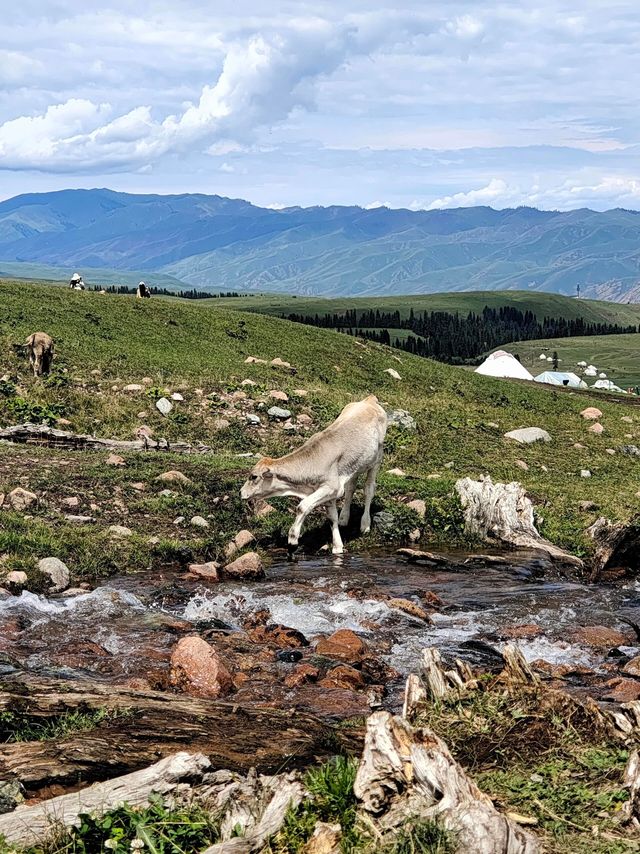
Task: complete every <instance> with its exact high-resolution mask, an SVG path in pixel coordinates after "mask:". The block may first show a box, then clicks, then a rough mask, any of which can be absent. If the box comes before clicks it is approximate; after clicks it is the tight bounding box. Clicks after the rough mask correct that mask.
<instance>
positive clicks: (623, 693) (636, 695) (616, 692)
mask: <svg viewBox="0 0 640 854" xmlns="http://www.w3.org/2000/svg"><path fill="white" fill-rule="evenodd" d="M606 684H607V686H608V687H609V690H608V691H607V693H606V694H603V699H604V700H613V701H614V702H616V703H630V702H632V701H633V700H638V699H640V681H638V680H637V679H628V678H626V677H617V678H615V679H610V680H609V681H608V682H607V683H606Z"/></svg>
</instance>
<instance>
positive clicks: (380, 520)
mask: <svg viewBox="0 0 640 854" xmlns="http://www.w3.org/2000/svg"><path fill="white" fill-rule="evenodd" d="M373 525H374V527H375V528H377V529H378V530H379V531H380V532H381V533H382V534H390V533H391V532H392V531H393V530H394V528H395V525H396V520H395V517H394V515H393V513H389V511H388V510H381V511H380V512H379V513H376V514H375V516H374V517H373Z"/></svg>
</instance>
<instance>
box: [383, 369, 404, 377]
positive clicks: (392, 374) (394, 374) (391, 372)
mask: <svg viewBox="0 0 640 854" xmlns="http://www.w3.org/2000/svg"><path fill="white" fill-rule="evenodd" d="M385 374H389V376H390V377H393V379H394V380H401V379H402V377H401V376H400V374H399V373H398V372H397V371H396V369H395V368H387V369H386V370H385Z"/></svg>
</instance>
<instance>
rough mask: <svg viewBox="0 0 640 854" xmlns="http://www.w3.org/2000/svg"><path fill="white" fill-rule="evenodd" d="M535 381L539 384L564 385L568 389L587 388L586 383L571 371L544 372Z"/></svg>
mask: <svg viewBox="0 0 640 854" xmlns="http://www.w3.org/2000/svg"><path fill="white" fill-rule="evenodd" d="M534 380H535V381H536V382H537V383H546V384H547V385H562V386H565V387H566V388H587V384H586V382H584V380H581V379H580V377H579V376H578V375H577V374H574V373H572V372H571V371H543V372H542V373H541V374H538V376H537V377H534Z"/></svg>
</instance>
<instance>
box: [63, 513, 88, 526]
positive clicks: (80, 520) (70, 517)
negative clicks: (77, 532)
mask: <svg viewBox="0 0 640 854" xmlns="http://www.w3.org/2000/svg"><path fill="white" fill-rule="evenodd" d="M64 518H65V519H66V520H67V522H71V524H72V525H91V524H93V523H94V522H95V521H96V520H95V519H94V518H93V516H81V515H78V514H77V513H65V516H64Z"/></svg>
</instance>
